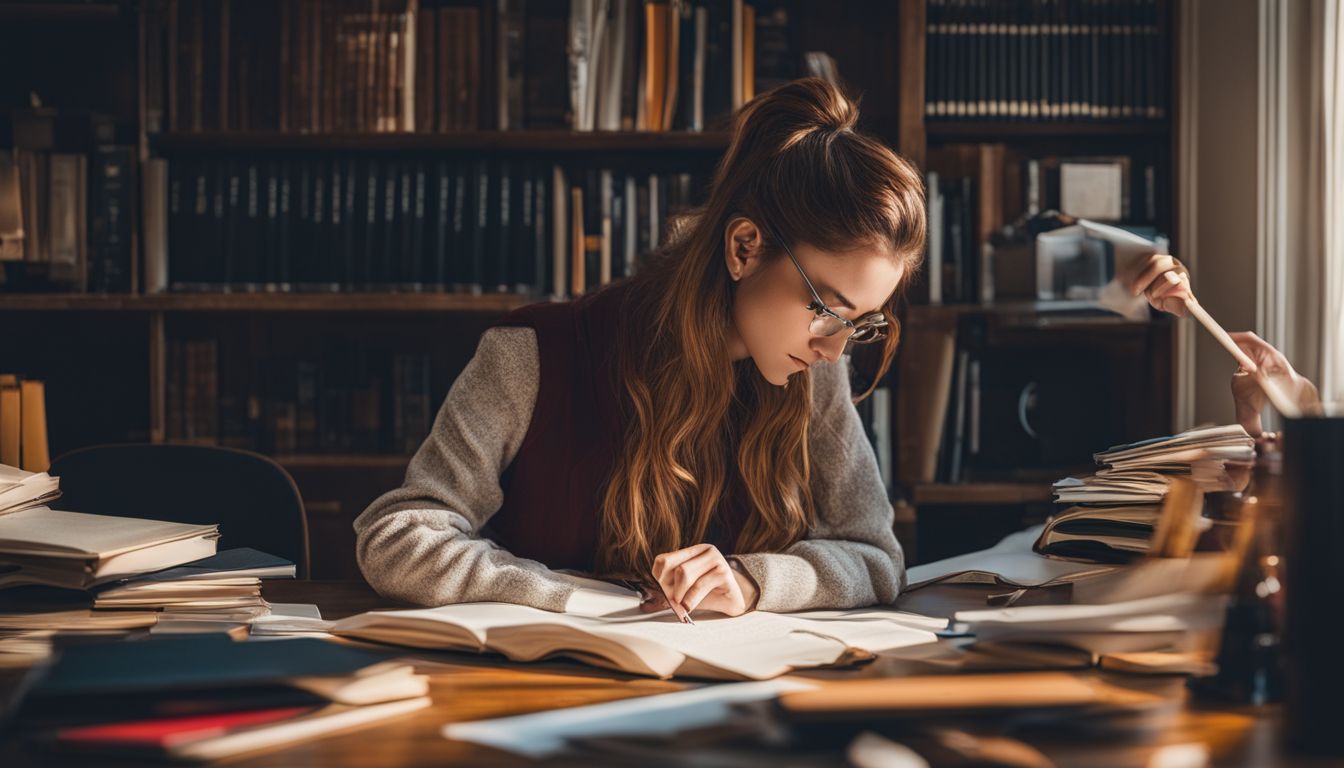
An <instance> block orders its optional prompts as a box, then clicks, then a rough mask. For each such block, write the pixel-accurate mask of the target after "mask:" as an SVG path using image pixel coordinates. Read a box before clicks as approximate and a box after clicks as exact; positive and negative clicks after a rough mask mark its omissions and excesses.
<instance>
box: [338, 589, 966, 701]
mask: <svg viewBox="0 0 1344 768" xmlns="http://www.w3.org/2000/svg"><path fill="white" fill-rule="evenodd" d="M589 591H591V592H593V595H592V596H593V597H595V598H597V599H594V600H593V601H592V603H593V608H592V609H590V610H584V611H583V612H578V611H574V610H572V611H571V612H568V613H553V612H550V611H543V610H538V609H536V608H530V607H526V606H520V605H512V604H508V603H464V604H460V605H447V606H443V607H440V608H426V609H416V610H405V611H376V612H372V613H365V614H360V615H358V616H352V617H350V618H348V619H344V620H342V621H339V622H337V623H336V624H335V625H333V626H332V627H331V630H330V631H331V633H332V634H334V635H337V636H342V637H349V638H357V639H360V640H371V641H376V642H383V643H393V644H397V645H408V646H412V647H417V648H433V649H441V650H456V651H467V652H476V653H483V652H493V653H500V654H503V655H504V656H506V657H508V658H509V659H512V660H514V661H537V660H540V659H545V658H551V657H556V656H562V657H567V658H571V659H575V660H578V661H581V662H585V663H588V664H592V665H594V666H599V667H605V668H609V669H616V670H619V671H622V672H628V673H631V674H637V675H647V676H651V677H659V678H669V677H674V676H676V677H695V678H703V679H717V680H765V679H769V678H773V677H777V676H779V675H782V674H785V673H786V672H789V671H791V670H795V669H804V668H809V667H820V666H826V665H832V664H837V663H844V662H847V661H849V660H852V659H853V658H855V651H856V650H859V651H862V652H863V654H862V655H864V657H866V658H871V655H870V654H871V653H876V652H880V651H883V650H889V649H893V648H900V647H905V646H910V645H918V644H922V643H932V642H936V641H937V638H936V636H935V634H934V633H935V632H936V631H938V630H939V629H942V628H943V627H945V626H946V621H945V620H943V619H936V618H929V617H925V616H918V615H916V614H910V613H905V612H901V611H894V610H886V609H858V610H854V611H819V612H816V613H815V614H808V613H798V614H775V613H765V612H761V611H753V612H751V613H747V614H744V615H742V616H738V617H732V618H730V617H727V616H722V615H719V614H712V613H704V614H703V615H701V614H697V615H696V617H695V624H694V625H689V624H682V623H680V622H679V621H677V619H676V617H674V616H673V615H672V613H671V611H663V612H661V613H655V614H646V613H643V612H642V611H641V610H640V609H639V596H638V595H637V594H635V593H634V592H630V591H628V590H624V589H620V588H618V587H614V586H611V585H601V586H596V587H592V588H590V590H589ZM582 603H583V601H582V600H572V601H571V602H570V605H571V606H575V605H580V604H582Z"/></svg>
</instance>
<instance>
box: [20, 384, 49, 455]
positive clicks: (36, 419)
mask: <svg viewBox="0 0 1344 768" xmlns="http://www.w3.org/2000/svg"><path fill="white" fill-rule="evenodd" d="M19 400H20V403H21V406H22V414H21V415H20V417H19V431H20V435H19V443H20V445H19V452H20V455H21V457H22V459H23V464H22V465H20V466H21V467H22V468H23V469H24V470H26V471H28V472H46V471H47V469H48V468H49V467H51V456H50V454H48V452H47V402H46V401H47V397H46V387H45V386H44V385H43V384H42V382H40V381H23V382H20V383H19Z"/></svg>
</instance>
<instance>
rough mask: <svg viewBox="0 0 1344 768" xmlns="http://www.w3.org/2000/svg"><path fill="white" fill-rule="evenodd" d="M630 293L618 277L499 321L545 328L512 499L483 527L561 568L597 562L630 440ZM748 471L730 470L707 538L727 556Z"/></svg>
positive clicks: (507, 479)
mask: <svg viewBox="0 0 1344 768" xmlns="http://www.w3.org/2000/svg"><path fill="white" fill-rule="evenodd" d="M628 293H629V292H628V291H627V290H626V285H625V284H623V283H617V284H615V285H613V286H610V287H608V288H606V289H604V290H601V291H598V292H595V293H590V294H588V295H585V296H583V297H581V298H579V299H576V300H574V301H568V302H559V303H541V304H532V305H529V306H526V307H522V308H519V309H517V310H514V311H513V312H510V313H509V314H507V315H505V316H504V317H503V318H502V319H501V320H499V321H498V322H497V323H495V325H496V326H508V327H526V328H531V329H533V330H534V331H535V332H536V335H537V356H538V360H539V363H540V368H541V378H540V384H539V386H538V389H537V400H536V405H535V406H534V407H533V410H532V422H531V424H530V425H529V426H528V429H527V435H526V436H525V437H524V438H523V443H522V445H521V447H520V448H519V450H518V454H517V455H516V456H515V457H514V459H513V462H512V463H510V464H509V466H508V468H507V469H506V470H505V471H504V474H503V475H502V476H501V477H500V486H501V487H502V488H503V490H504V503H503V506H501V507H500V509H499V511H498V512H497V513H495V515H494V516H493V517H492V518H491V519H490V523H489V526H488V527H487V528H486V529H485V531H483V533H484V534H485V535H486V536H488V537H489V538H491V539H493V540H494V541H496V542H498V543H499V544H500V545H501V546H503V547H504V548H505V549H507V550H509V551H510V552H512V553H513V554H515V555H517V556H519V557H525V558H529V559H532V560H537V561H539V562H541V563H543V564H544V565H546V566H548V567H550V568H553V569H557V568H569V569H575V570H579V571H585V572H591V571H593V569H594V562H595V556H596V549H597V545H598V532H599V526H600V523H599V521H600V518H601V514H600V509H601V504H602V498H603V495H604V494H605V492H606V488H607V483H608V480H609V478H610V475H611V471H612V468H613V466H614V463H615V457H616V455H617V451H619V450H622V449H623V447H624V443H625V429H626V424H627V412H628V409H627V408H626V407H625V403H627V402H628V399H627V397H626V394H625V391H624V387H623V386H621V385H620V383H619V381H618V376H617V371H616V355H615V341H616V338H615V333H614V332H615V330H616V328H617V327H618V325H619V324H620V323H622V322H632V321H633V318H632V317H631V314H630V312H629V311H628V310H627V309H626V308H625V307H623V306H622V303H623V301H624V300H625V298H626V297H627V296H628ZM739 477H740V476H739V475H738V473H737V472H730V473H729V481H728V482H729V485H728V491H727V492H726V493H725V494H724V498H725V500H726V501H725V502H724V503H722V504H720V508H719V514H717V515H716V519H715V520H714V521H713V523H712V524H711V525H710V530H709V533H708V534H707V536H706V539H707V540H708V541H709V543H712V544H714V545H715V546H717V547H718V548H719V549H720V550H721V551H722V552H724V553H725V554H731V553H732V552H733V548H732V547H733V543H734V542H736V540H737V537H738V534H739V532H740V531H741V530H742V526H743V524H744V522H745V520H746V514H747V509H748V505H747V504H746V503H745V500H746V498H747V496H746V494H745V491H744V489H743V487H742V484H741V482H740V480H739ZM689 543H695V542H689ZM689 543H688V544H689Z"/></svg>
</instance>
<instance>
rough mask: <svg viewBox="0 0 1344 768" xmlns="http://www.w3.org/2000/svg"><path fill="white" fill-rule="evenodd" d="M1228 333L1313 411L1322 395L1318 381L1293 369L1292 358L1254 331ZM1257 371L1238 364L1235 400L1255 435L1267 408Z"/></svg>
mask: <svg viewBox="0 0 1344 768" xmlns="http://www.w3.org/2000/svg"><path fill="white" fill-rule="evenodd" d="M1228 335H1229V336H1231V337H1232V340H1233V341H1235V342H1236V343H1237V346H1238V347H1241V350H1242V351H1243V352H1245V353H1246V356H1247V357H1249V358H1251V362H1253V363H1255V365H1256V366H1257V367H1258V368H1259V369H1260V370H1261V371H1264V374H1265V376H1267V377H1269V378H1270V379H1273V380H1274V383H1276V384H1278V385H1279V388H1280V389H1281V390H1283V392H1284V394H1286V395H1288V396H1289V397H1291V398H1292V399H1293V400H1294V401H1295V402H1296V403H1297V405H1298V407H1300V408H1301V409H1302V410H1303V411H1310V410H1311V409H1313V408H1314V407H1316V406H1317V405H1319V404H1320V402H1321V397H1320V395H1319V394H1318V393H1317V391H1316V385H1315V384H1312V383H1311V380H1309V379H1308V378H1307V377H1305V376H1303V375H1301V374H1299V373H1298V372H1297V371H1295V370H1293V366H1292V365H1291V364H1289V362H1288V358H1286V357H1284V356H1283V353H1282V352H1280V351H1279V350H1277V349H1275V348H1274V346H1273V345H1272V344H1270V343H1269V342H1267V341H1265V340H1264V339H1262V338H1260V337H1259V336H1256V335H1255V334H1254V333H1251V332H1250V331H1241V332H1239V333H1230V334H1228ZM1253 373H1254V371H1248V370H1246V369H1245V368H1243V367H1241V366H1238V367H1237V371H1236V373H1234V374H1232V401H1233V402H1234V403H1235V404H1236V409H1237V421H1238V422H1240V423H1241V426H1243V427H1245V428H1246V431H1247V432H1249V433H1250V434H1251V436H1252V437H1258V436H1259V435H1260V433H1261V431H1262V427H1261V425H1260V413H1261V412H1262V411H1264V409H1265V391H1264V390H1263V389H1261V387H1260V384H1259V382H1257V381H1256V380H1255V377H1254V376H1253V375H1252V374H1253Z"/></svg>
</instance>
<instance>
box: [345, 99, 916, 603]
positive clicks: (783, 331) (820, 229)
mask: <svg viewBox="0 0 1344 768" xmlns="http://www.w3.org/2000/svg"><path fill="white" fill-rule="evenodd" d="M857 118H858V111H857V109H856V107H855V105H854V104H853V103H852V102H851V101H850V100H848V99H847V98H846V97H845V96H844V95H843V94H841V93H840V92H839V91H838V90H836V89H835V88H834V87H832V86H830V85H828V84H826V83H825V82H824V81H821V80H817V79H806V80H799V81H796V82H793V83H789V84H787V85H784V86H781V87H780V88H778V89H776V90H774V91H771V92H769V93H767V94H764V95H762V96H760V97H758V98H757V99H755V100H753V101H752V102H751V103H749V104H747V105H746V106H745V107H744V108H743V109H742V110H741V111H740V113H739V114H738V115H737V117H736V120H735V124H734V128H733V135H732V141H731V144H730V145H729V148H728V151H727V153H726V154H725V156H724V158H723V159H722V161H721V162H720V164H719V166H718V168H717V169H716V172H715V175H714V179H713V182H712V186H711V187H710V189H709V196H708V201H707V202H706V203H705V205H704V206H703V207H701V208H699V209H697V210H696V211H694V212H693V214H692V215H690V216H688V217H686V218H685V219H683V220H682V221H681V223H680V225H679V226H678V227H677V228H676V231H675V232H674V234H673V235H672V236H671V237H670V239H669V242H668V243H666V244H665V245H664V246H663V247H662V249H661V251H660V252H658V253H657V254H655V255H654V256H653V257H652V258H651V260H650V263H649V264H648V266H647V267H645V268H644V269H643V270H642V271H641V272H640V273H639V274H638V275H637V276H635V277H633V278H631V279H629V280H626V281H622V282H619V283H616V284H614V285H612V286H609V287H607V288H605V289H603V290H601V291H598V292H596V293H593V294H589V295H586V296H584V297H582V298H580V299H578V300H575V301H571V302H565V303H552V304H536V305H532V306H529V307H525V308H523V309H520V310H518V311H516V312H513V313H511V314H510V315H508V316H506V317H505V318H504V319H503V320H502V321H501V322H499V323H498V324H497V325H496V327H493V328H491V329H489V330H487V331H486V332H485V334H483V335H482V337H481V341H480V345H479V347H478V349H477V351H476V355H475V356H474V357H473V358H472V360H471V361H470V363H469V364H468V365H467V367H466V369H465V370H464V371H463V372H462V374H461V376H459V377H458V379H457V381H456V382H455V383H454V384H453V387H452V389H451V391H450V392H449V393H448V397H447V399H446V400H445V402H444V404H443V407H442V408H441V410H440V411H439V414H438V418H437V420H436V422H435V424H434V428H433V432H432V433H431V435H430V436H429V438H428V439H427V440H426V441H425V443H424V444H423V445H422V446H421V448H420V450H419V451H418V452H417V453H416V455H415V457H414V458H413V459H412V461H411V464H410V467H409V469H408V470H407V473H406V480H405V484H404V485H403V486H402V487H401V488H398V489H396V490H394V491H391V492H389V493H387V494H385V495H384V496H382V497H381V498H379V499H378V500H376V501H375V502H374V503H373V504H372V505H370V507H369V508H368V509H367V510H366V511H365V512H364V513H363V514H362V515H360V517H359V518H358V519H357V520H356V521H355V529H356V532H357V534H358V557H359V562H360V567H361V568H362V569H363V572H364V575H365V576H366V578H367V579H368V581H369V583H370V584H372V585H373V586H374V588H375V589H377V590H378V591H379V592H381V593H382V594H384V595H386V596H388V597H394V598H399V599H402V600H408V601H411V602H415V603H420V604H424V605H440V604H446V603H455V602H472V601H504V602H512V603H520V604H525V605H531V606H535V607H538V608H543V609H548V610H555V611H559V610H564V609H565V606H566V603H567V601H568V600H569V598H570V596H571V595H572V594H573V593H574V591H575V589H576V587H575V580H573V579H571V578H568V577H566V576H565V574H564V573H562V571H566V572H580V573H584V574H589V575H594V576H597V577H599V578H611V579H625V580H633V581H635V582H638V583H640V584H641V585H643V586H644V588H645V590H646V594H648V595H649V596H650V599H649V601H648V604H647V606H646V608H647V609H650V610H654V609H660V608H663V607H672V609H673V610H674V611H676V612H678V615H681V611H682V610H684V611H688V612H689V611H694V610H711V611H717V612H720V613H723V614H727V615H739V614H742V613H744V612H746V611H749V610H752V609H754V608H759V609H761V610H770V611H791V610H802V609H813V608H846V607H853V606H861V605H871V604H879V603H889V602H891V601H892V600H893V599H894V598H895V597H896V595H897V594H898V593H899V592H900V591H901V589H902V587H903V586H904V583H905V581H904V580H905V568H904V559H903V556H902V552H901V547H900V544H899V543H898V542H897V541H896V538H895V536H894V535H893V534H892V510H891V506H890V504H889V503H888V501H887V497H886V493H885V490H884V488H883V485H882V482H881V480H880V478H879V476H878V471H877V462H876V460H875V458H874V456H873V452H872V450H871V448H870V446H869V444H868V442H867V441H866V439H865V437H864V434H863V430H862V428H861V425H860V422H859V418H858V415H857V413H856V412H855V410H854V408H853V405H852V402H853V401H852V400H851V396H850V394H851V393H850V383H849V376H848V372H847V367H846V362H845V360H844V359H843V358H842V353H843V352H844V351H845V349H846V345H847V344H851V343H853V344H860V343H875V344H881V345H882V348H881V351H882V360H883V365H882V369H883V370H885V369H886V367H887V366H888V365H889V364H890V361H891V357H892V355H893V353H894V352H895V349H896V342H897V333H896V331H897V326H896V319H895V317H894V315H893V307H894V303H895V300H896V296H897V294H898V292H899V290H900V289H901V287H902V286H903V285H905V284H906V283H907V282H908V281H909V279H910V277H911V275H912V274H913V273H914V272H915V271H916V270H917V268H918V267H919V264H920V261H921V258H922V253H923V250H924V238H925V217H924V190H923V183H922V179H921V178H920V174H919V172H918V171H917V170H916V169H915V168H914V167H913V166H911V165H910V164H909V163H907V162H906V161H905V160H903V159H901V158H900V157H898V156H896V155H895V154H894V153H893V152H892V151H891V150H890V149H888V148H887V147H886V146H884V145H883V144H882V143H881V142H879V141H877V140H875V139H872V138H870V137H868V136H865V135H863V134H861V133H857V132H856V131H855V130H854V124H855V121H856V119H857ZM654 596H656V597H654ZM664 596H665V598H664ZM664 599H666V600H667V601H668V602H663V600H664ZM669 603H670V606H669Z"/></svg>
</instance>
